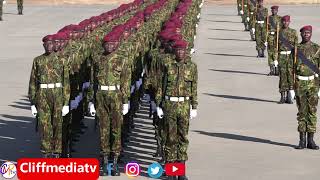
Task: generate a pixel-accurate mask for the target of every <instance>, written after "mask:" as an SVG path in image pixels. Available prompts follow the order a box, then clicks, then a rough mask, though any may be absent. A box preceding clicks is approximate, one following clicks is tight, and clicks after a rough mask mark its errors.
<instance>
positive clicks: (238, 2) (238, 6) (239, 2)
mask: <svg viewBox="0 0 320 180" xmlns="http://www.w3.org/2000/svg"><path fill="white" fill-rule="evenodd" d="M237 9H238V14H240V11H241V10H242V1H241V0H237Z"/></svg>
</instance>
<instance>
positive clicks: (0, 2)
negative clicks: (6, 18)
mask: <svg viewBox="0 0 320 180" xmlns="http://www.w3.org/2000/svg"><path fill="white" fill-rule="evenodd" d="M2 10H3V0H0V21H2Z"/></svg>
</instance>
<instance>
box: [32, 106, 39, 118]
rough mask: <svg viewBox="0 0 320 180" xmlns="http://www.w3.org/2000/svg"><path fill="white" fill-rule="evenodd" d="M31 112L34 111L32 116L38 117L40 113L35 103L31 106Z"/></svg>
mask: <svg viewBox="0 0 320 180" xmlns="http://www.w3.org/2000/svg"><path fill="white" fill-rule="evenodd" d="M31 113H32V116H34V117H36V116H37V114H38V111H37V108H36V106H35V105H32V106H31Z"/></svg>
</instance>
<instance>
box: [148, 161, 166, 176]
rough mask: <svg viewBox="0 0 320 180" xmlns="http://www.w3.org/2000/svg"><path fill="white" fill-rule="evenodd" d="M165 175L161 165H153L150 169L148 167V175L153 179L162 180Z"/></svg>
mask: <svg viewBox="0 0 320 180" xmlns="http://www.w3.org/2000/svg"><path fill="white" fill-rule="evenodd" d="M162 174H163V168H162V166H161V165H160V164H159V163H152V164H151V165H150V166H149V167H148V175H149V176H150V177H151V178H156V179H158V178H160V177H161V176H162Z"/></svg>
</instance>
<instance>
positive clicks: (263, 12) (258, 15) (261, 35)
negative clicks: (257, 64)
mask: <svg viewBox="0 0 320 180" xmlns="http://www.w3.org/2000/svg"><path fill="white" fill-rule="evenodd" d="M254 17H255V19H256V26H255V35H256V44H257V46H256V49H257V51H258V56H257V57H265V56H264V50H265V49H266V44H267V19H268V9H267V8H265V7H264V6H263V0H258V8H257V10H256V12H254Z"/></svg>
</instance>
